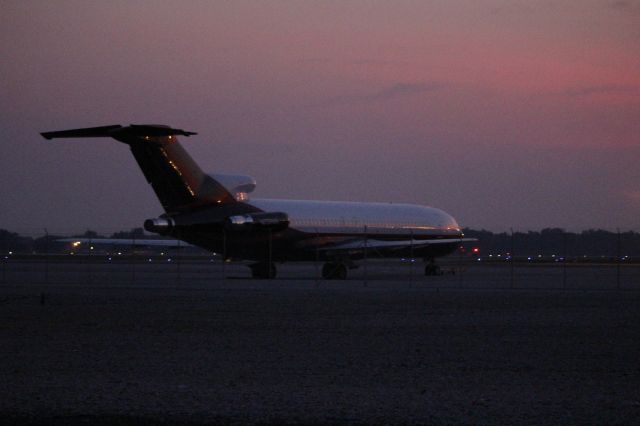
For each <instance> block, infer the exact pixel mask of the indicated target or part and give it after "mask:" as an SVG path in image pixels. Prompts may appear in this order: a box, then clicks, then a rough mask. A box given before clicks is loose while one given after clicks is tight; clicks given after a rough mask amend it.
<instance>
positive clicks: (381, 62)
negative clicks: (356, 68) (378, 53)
mask: <svg viewBox="0 0 640 426" xmlns="http://www.w3.org/2000/svg"><path fill="white" fill-rule="evenodd" d="M353 64H354V65H370V66H406V65H409V62H407V61H389V60H384V59H360V60H357V61H354V62H353Z"/></svg>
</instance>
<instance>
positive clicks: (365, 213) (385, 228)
mask: <svg viewBox="0 0 640 426" xmlns="http://www.w3.org/2000/svg"><path fill="white" fill-rule="evenodd" d="M249 203H250V204H251V205H254V206H256V207H258V208H259V209H261V210H263V211H267V212H284V213H286V214H287V215H288V217H289V221H290V224H289V227H290V228H293V229H295V230H299V231H302V232H309V233H332V234H358V233H363V232H364V233H367V234H378V235H385V234H386V235H399V234H402V235H406V236H409V235H413V236H415V237H419V236H422V237H429V236H439V237H443V236H451V237H454V238H455V237H459V236H460V235H461V231H460V227H459V226H458V223H457V222H456V221H455V219H454V218H453V217H451V216H450V215H448V214H447V213H445V212H443V211H442V210H439V209H435V208H432V207H426V206H419V205H415V204H396V203H359V202H337V201H299V200H273V199H255V198H254V199H251V200H250V201H249Z"/></svg>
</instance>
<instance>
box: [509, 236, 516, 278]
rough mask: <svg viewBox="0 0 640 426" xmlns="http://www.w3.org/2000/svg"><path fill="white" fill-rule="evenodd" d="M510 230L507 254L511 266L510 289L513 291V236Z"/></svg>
mask: <svg viewBox="0 0 640 426" xmlns="http://www.w3.org/2000/svg"><path fill="white" fill-rule="evenodd" d="M510 229H511V248H510V250H509V251H510V253H509V263H511V265H510V266H511V288H512V289H513V286H514V272H515V271H514V266H515V265H514V263H513V239H514V236H513V228H510Z"/></svg>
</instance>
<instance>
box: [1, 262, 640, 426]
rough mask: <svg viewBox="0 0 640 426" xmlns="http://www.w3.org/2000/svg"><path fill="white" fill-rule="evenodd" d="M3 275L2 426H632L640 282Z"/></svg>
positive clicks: (536, 277)
mask: <svg viewBox="0 0 640 426" xmlns="http://www.w3.org/2000/svg"><path fill="white" fill-rule="evenodd" d="M148 263H149V262H148ZM150 263H153V262H150ZM167 263H171V262H167ZM45 265H46V268H47V269H46V270H44V269H43V266H45ZM5 266H9V265H5ZM10 266H11V267H7V268H6V269H5V271H4V276H3V278H4V280H3V284H2V286H1V287H0V324H1V326H0V327H1V328H0V365H1V366H2V367H1V368H2V373H3V374H2V375H3V380H2V381H0V416H1V417H2V420H4V421H5V422H20V423H23V424H54V425H55V424H70V423H71V424H74V423H83V424H86V423H92V424H112V423H113V422H119V424H138V423H140V422H146V423H145V424H152V425H155V424H170V423H176V422H178V423H189V424H194V425H195V424H281V423H285V424H371V423H387V424H425V423H429V424H452V423H454V424H459V423H474V424H505V423H518V424H521V423H524V424H527V423H528V424H541V423H563V424H578V423H579V424H585V423H598V424H602V423H614V424H633V423H635V422H636V421H637V418H638V416H640V394H639V392H638V389H640V364H639V363H638V359H639V356H640V341H639V339H638V336H640V292H639V291H636V290H637V281H634V280H635V278H634V277H635V275H634V274H636V273H637V271H636V270H635V269H633V268H630V269H625V268H621V270H620V271H618V269H617V268H616V267H615V265H614V267H611V266H602V267H598V266H592V267H587V266H584V267H575V268H573V269H572V270H568V269H570V268H567V270H564V272H563V271H562V269H560V270H558V268H557V267H549V268H546V269H545V267H528V268H525V267H521V268H517V269H516V270H515V271H512V270H511V268H510V267H504V266H492V265H487V266H472V265H467V268H466V269H465V270H464V271H462V270H459V271H457V273H456V274H455V275H443V276H440V277H431V278H427V277H423V276H420V275H419V269H418V267H417V266H415V269H416V270H415V271H411V270H409V268H411V267H412V266H411V265H405V264H403V265H398V264H393V265H389V264H385V263H374V262H371V263H370V264H369V265H368V266H367V271H366V275H364V274H365V271H363V269H362V268H360V269H358V270H357V271H354V274H352V277H351V278H350V279H349V280H347V281H343V282H338V281H324V280H319V279H317V278H316V277H317V275H313V272H314V271H315V269H314V268H315V267H316V266H315V265H313V264H301V265H284V266H282V267H281V268H280V272H281V278H280V279H277V280H271V281H264V280H252V279H248V272H247V271H246V270H245V268H243V267H238V266H234V265H222V264H221V263H220V262H218V263H215V262H211V266H210V268H211V269H208V268H209V267H205V266H204V265H203V264H202V262H198V263H190V262H186V261H185V262H182V263H181V264H180V270H179V271H178V270H176V269H177V268H178V267H177V266H176V265H175V264H171V265H168V266H166V267H165V266H149V265H145V264H144V263H143V262H134V263H130V262H127V261H122V262H114V263H111V264H109V265H106V267H107V268H110V269H108V270H106V271H105V270H104V268H103V267H102V266H103V265H102V264H101V263H94V262H88V261H87V262H85V263H76V262H74V263H71V264H68V263H67V264H64V262H53V261H51V262H46V263H44V264H43V263H41V262H22V263H15V264H11V265H10ZM18 266H20V267H18ZM156 268H160V269H156ZM171 268H175V269H171ZM356 273H357V274H362V275H356ZM512 274H514V275H515V277H517V279H514V280H512V279H511V277H512ZM618 274H622V277H624V279H621V280H620V281H618V278H619V277H618ZM461 275H462V279H461V278H460V276H461ZM496 277H497V278H496ZM563 277H564V279H563ZM620 278H621V277H620ZM496 279H497V281H496ZM512 282H513V283H515V286H514V287H512V286H511V283H512ZM618 282H619V283H620V287H621V288H620V289H617V288H616V285H618V284H617V283H618ZM562 285H564V286H565V287H566V288H565V289H563V288H562Z"/></svg>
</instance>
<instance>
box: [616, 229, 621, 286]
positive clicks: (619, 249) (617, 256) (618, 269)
mask: <svg viewBox="0 0 640 426" xmlns="http://www.w3.org/2000/svg"><path fill="white" fill-rule="evenodd" d="M616 231H617V233H618V241H617V250H616V254H617V255H616V289H617V290H620V260H621V259H620V258H621V256H622V247H621V246H620V243H621V240H620V239H621V235H620V228H616Z"/></svg>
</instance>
